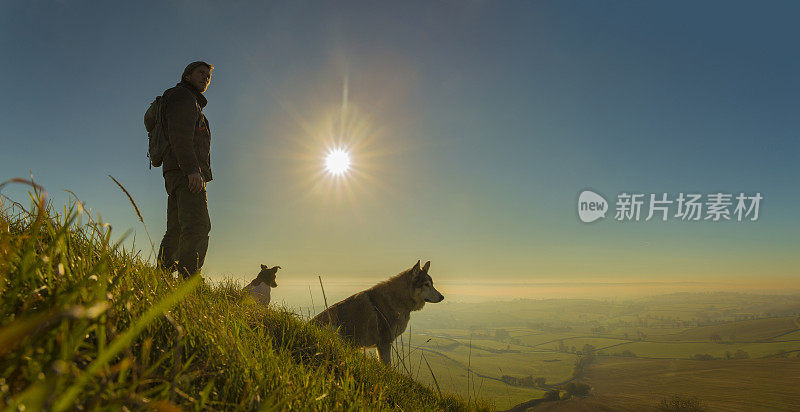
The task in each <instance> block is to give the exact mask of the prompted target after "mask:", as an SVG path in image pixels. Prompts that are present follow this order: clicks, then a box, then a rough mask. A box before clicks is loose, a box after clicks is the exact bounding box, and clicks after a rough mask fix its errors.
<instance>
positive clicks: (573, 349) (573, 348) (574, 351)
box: [570, 346, 578, 353]
mask: <svg viewBox="0 0 800 412" xmlns="http://www.w3.org/2000/svg"><path fill="white" fill-rule="evenodd" d="M570 352H572V353H577V352H578V349H577V348H576V347H574V346H573V347H572V350H570Z"/></svg>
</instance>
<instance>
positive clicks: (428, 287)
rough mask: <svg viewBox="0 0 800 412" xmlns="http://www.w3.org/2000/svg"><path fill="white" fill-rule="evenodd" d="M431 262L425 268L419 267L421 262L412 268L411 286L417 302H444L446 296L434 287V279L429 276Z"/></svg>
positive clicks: (426, 263)
mask: <svg viewBox="0 0 800 412" xmlns="http://www.w3.org/2000/svg"><path fill="white" fill-rule="evenodd" d="M430 267H431V262H430V261H427V262H425V266H423V267H421V268H420V267H419V261H417V264H416V265H414V267H413V268H411V279H412V280H411V285H412V288H413V294H414V298H415V300H417V301H419V302H430V303H439V302H441V301H443V300H444V296H443V295H442V294H441V293H439V291H438V290H436V288H434V287H433V279H432V278H431V276H430V275H429V274H428V269H430Z"/></svg>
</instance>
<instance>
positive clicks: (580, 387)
mask: <svg viewBox="0 0 800 412" xmlns="http://www.w3.org/2000/svg"><path fill="white" fill-rule="evenodd" d="M591 389H592V387H591V386H589V384H587V383H584V382H579V381H574V382H570V383H568V384H566V385H564V390H565V391H567V393H568V394H570V395H571V396H586V395H588V394H589V391H590V390H591Z"/></svg>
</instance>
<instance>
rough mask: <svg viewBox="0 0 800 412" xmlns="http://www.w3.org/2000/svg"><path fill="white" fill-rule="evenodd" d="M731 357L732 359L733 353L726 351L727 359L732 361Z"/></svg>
mask: <svg viewBox="0 0 800 412" xmlns="http://www.w3.org/2000/svg"><path fill="white" fill-rule="evenodd" d="M731 357H732V355H731V351H729V350H726V351H725V359H730V358H731Z"/></svg>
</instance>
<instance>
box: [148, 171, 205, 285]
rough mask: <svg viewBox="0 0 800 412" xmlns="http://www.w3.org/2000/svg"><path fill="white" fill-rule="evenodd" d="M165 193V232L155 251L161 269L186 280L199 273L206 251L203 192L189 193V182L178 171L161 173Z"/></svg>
mask: <svg viewBox="0 0 800 412" xmlns="http://www.w3.org/2000/svg"><path fill="white" fill-rule="evenodd" d="M164 186H165V187H166V189H167V231H166V233H164V239H163V240H161V247H160V248H159V249H158V263H159V266H161V267H162V268H163V269H165V270H168V271H172V270H178V272H179V273H180V274H181V275H182V276H190V275H193V274H194V273H195V272H197V271H198V270H200V268H201V267H202V266H203V261H204V260H205V258H206V250H208V233H209V232H210V231H211V219H210V218H209V216H208V199H207V197H206V191H205V189H203V190H202V191H201V192H200V193H192V192H191V191H189V178H188V177H187V176H186V175H185V174H184V173H183V172H182V171H180V170H171V171H168V172H166V173H164Z"/></svg>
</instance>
